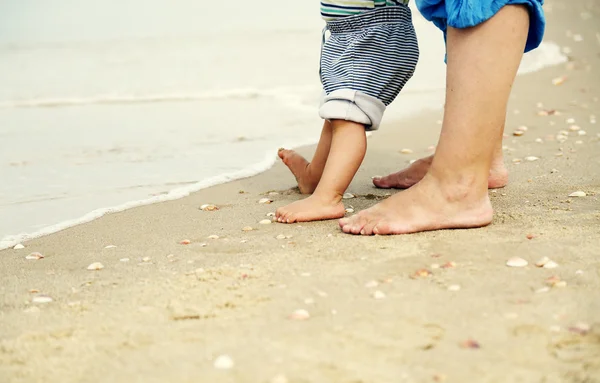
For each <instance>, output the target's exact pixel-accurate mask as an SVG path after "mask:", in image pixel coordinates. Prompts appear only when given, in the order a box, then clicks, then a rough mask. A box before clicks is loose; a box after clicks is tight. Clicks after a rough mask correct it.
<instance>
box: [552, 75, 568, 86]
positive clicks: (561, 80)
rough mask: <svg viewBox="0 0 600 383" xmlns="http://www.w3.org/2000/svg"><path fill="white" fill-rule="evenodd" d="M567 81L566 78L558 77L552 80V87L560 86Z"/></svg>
mask: <svg viewBox="0 0 600 383" xmlns="http://www.w3.org/2000/svg"><path fill="white" fill-rule="evenodd" d="M566 80H567V76H560V77H556V78H554V79H552V85H560V84H562V83H563V82H565V81H566Z"/></svg>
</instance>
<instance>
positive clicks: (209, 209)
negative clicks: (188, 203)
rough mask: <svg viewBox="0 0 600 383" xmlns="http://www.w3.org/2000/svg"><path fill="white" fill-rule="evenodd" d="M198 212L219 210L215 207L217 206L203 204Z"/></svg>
mask: <svg viewBox="0 0 600 383" xmlns="http://www.w3.org/2000/svg"><path fill="white" fill-rule="evenodd" d="M200 210H203V211H216V210H219V208H218V207H217V205H212V204H204V205H202V206H200Z"/></svg>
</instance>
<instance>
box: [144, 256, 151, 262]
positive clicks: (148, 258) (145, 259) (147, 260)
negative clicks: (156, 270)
mask: <svg viewBox="0 0 600 383" xmlns="http://www.w3.org/2000/svg"><path fill="white" fill-rule="evenodd" d="M142 262H150V257H144V258H142Z"/></svg>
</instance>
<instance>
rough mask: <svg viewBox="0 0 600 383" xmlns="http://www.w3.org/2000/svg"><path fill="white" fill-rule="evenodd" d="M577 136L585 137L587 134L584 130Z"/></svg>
mask: <svg viewBox="0 0 600 383" xmlns="http://www.w3.org/2000/svg"><path fill="white" fill-rule="evenodd" d="M577 134H579V135H580V136H585V135H586V134H587V132H586V131H585V130H580V131H579V132H577Z"/></svg>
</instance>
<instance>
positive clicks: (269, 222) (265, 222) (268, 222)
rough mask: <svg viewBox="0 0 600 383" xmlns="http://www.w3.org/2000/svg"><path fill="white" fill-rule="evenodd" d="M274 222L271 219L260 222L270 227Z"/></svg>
mask: <svg viewBox="0 0 600 383" xmlns="http://www.w3.org/2000/svg"><path fill="white" fill-rule="evenodd" d="M272 222H273V221H271V220H270V219H263V220H261V221H260V222H258V223H259V224H261V225H270V224H271V223H272Z"/></svg>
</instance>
